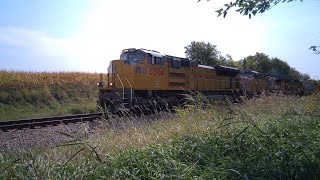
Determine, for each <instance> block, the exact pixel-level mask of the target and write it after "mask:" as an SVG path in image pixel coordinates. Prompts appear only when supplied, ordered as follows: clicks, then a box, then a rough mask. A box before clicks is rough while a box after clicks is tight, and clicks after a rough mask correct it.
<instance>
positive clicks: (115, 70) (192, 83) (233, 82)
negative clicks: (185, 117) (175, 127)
mask: <svg viewBox="0 0 320 180" xmlns="http://www.w3.org/2000/svg"><path fill="white" fill-rule="evenodd" d="M192 91H200V92H202V93H203V94H204V95H206V96H207V97H209V98H210V97H213V96H215V95H230V96H235V95H236V94H237V93H239V92H240V76H239V70H238V69H234V68H230V67H225V66H215V67H211V66H205V65H198V63H197V62H196V61H191V60H189V59H185V58H180V57H175V56H169V55H164V54H161V53H159V52H157V51H153V50H147V49H135V48H131V49H125V50H123V51H122V53H121V56H120V59H119V60H113V61H111V62H110V66H109V67H108V74H107V76H106V77H101V81H100V82H99V104H100V105H101V107H103V108H104V110H106V111H108V112H111V113H117V112H118V111H119V109H121V108H126V109H133V108H135V107H137V106H139V105H142V106H146V105H150V104H152V103H155V102H156V103H157V104H160V105H165V104H166V105H168V104H169V105H174V104H176V103H177V102H178V101H179V100H180V99H181V94H185V93H186V92H192Z"/></svg>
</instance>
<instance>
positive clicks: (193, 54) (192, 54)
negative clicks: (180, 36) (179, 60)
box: [184, 41, 220, 65]
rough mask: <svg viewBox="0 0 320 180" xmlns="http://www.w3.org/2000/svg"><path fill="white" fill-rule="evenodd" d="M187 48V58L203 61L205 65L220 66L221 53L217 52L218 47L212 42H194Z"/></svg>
mask: <svg viewBox="0 0 320 180" xmlns="http://www.w3.org/2000/svg"><path fill="white" fill-rule="evenodd" d="M184 48H185V54H186V56H187V58H189V59H191V60H197V61H201V62H202V63H203V64H207V65H216V64H219V63H218V62H219V55H220V52H219V51H218V50H217V46H216V45H213V44H211V43H210V42H208V43H205V42H203V41H202V42H196V41H192V42H191V43H190V44H189V45H188V46H186V47H184Z"/></svg>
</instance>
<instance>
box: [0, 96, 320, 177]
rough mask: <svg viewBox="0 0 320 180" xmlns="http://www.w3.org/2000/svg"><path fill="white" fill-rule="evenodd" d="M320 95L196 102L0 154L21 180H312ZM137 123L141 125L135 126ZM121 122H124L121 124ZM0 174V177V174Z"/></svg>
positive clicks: (319, 149) (319, 146)
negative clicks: (44, 146)
mask: <svg viewBox="0 0 320 180" xmlns="http://www.w3.org/2000/svg"><path fill="white" fill-rule="evenodd" d="M319 104H320V95H319V94H318V95H312V96H308V97H302V98H300V97H294V96H283V97H281V96H263V97H261V98H260V99H252V100H247V101H245V102H244V103H243V104H229V105H226V103H224V102H222V103H220V102H218V103H214V104H211V105H208V104H203V103H201V102H199V101H194V103H193V105H192V106H188V107H185V108H183V109H178V110H177V115H174V116H172V115H170V114H166V113H160V114H159V115H154V119H155V120H150V119H145V117H132V118H131V120H128V119H123V118H118V119H114V121H115V120H116V121H118V123H119V124H122V125H120V126H110V124H111V125H112V124H114V123H115V122H113V121H112V122H108V123H106V124H105V126H106V127H105V133H102V134H99V136H96V137H94V138H88V136H87V135H86V133H84V138H83V139H75V140H74V141H72V142H70V143H69V145H68V146H63V147H58V148H55V149H53V150H44V151H42V152H41V153H39V152H37V155H36V153H35V152H31V153H26V154H19V153H18V154H2V155H1V156H0V159H1V162H2V163H1V166H0V173H1V174H0V175H1V176H2V177H3V178H18V179H20V178H21V179H105V178H109V179H110V178H111V179H127V178H129V179H146V178H148V179H213V178H217V179H317V178H318V177H320V130H319V127H320V107H319ZM139 118H140V119H139ZM119 121H121V122H119ZM1 170H2V172H1Z"/></svg>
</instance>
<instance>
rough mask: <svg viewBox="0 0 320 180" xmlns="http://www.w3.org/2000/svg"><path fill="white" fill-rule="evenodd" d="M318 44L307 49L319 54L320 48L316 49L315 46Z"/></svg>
mask: <svg viewBox="0 0 320 180" xmlns="http://www.w3.org/2000/svg"><path fill="white" fill-rule="evenodd" d="M319 47H320V46H311V47H310V48H309V50H312V51H313V52H314V53H316V54H320V50H318V49H317V48H319Z"/></svg>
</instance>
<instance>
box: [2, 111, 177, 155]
mask: <svg viewBox="0 0 320 180" xmlns="http://www.w3.org/2000/svg"><path fill="white" fill-rule="evenodd" d="M174 116H175V115H173V114H171V113H167V114H158V115H149V116H145V117H139V118H117V119H114V120H113V123H110V121H108V122H107V121H101V120H94V121H92V122H78V123H70V124H66V125H65V124H59V125H56V126H46V127H36V128H34V129H29V128H26V129H22V130H10V131H8V132H2V131H1V130H0V152H10V151H15V152H17V151H18V152H19V151H29V150H32V149H39V148H41V149H42V148H51V147H55V146H57V145H60V144H64V143H66V142H68V141H71V140H74V139H75V138H84V137H85V136H87V137H88V138H89V139H90V138H97V137H98V136H101V135H103V134H104V133H106V132H107V131H108V129H110V128H120V129H123V128H126V126H132V124H133V123H134V125H135V126H139V125H141V124H145V123H146V122H152V121H155V120H168V119H170V118H172V117H174ZM71 136H72V137H71Z"/></svg>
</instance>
